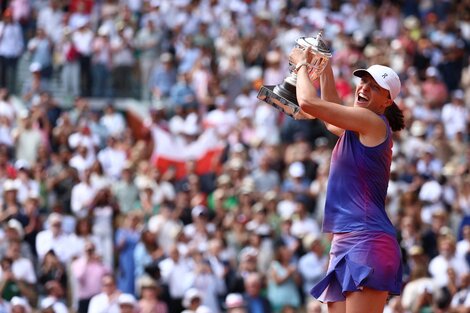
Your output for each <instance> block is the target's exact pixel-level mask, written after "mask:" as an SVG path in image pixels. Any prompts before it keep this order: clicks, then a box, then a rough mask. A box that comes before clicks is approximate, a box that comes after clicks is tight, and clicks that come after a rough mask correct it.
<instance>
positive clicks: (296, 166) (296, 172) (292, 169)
mask: <svg viewBox="0 0 470 313" xmlns="http://www.w3.org/2000/svg"><path fill="white" fill-rule="evenodd" d="M289 175H290V176H292V177H295V178H298V177H302V176H304V175H305V166H304V165H303V164H302V162H294V163H292V164H291V165H290V166H289Z"/></svg>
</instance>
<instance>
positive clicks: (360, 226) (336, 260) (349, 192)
mask: <svg viewBox="0 0 470 313" xmlns="http://www.w3.org/2000/svg"><path fill="white" fill-rule="evenodd" d="M380 117H381V118H382V119H383V120H384V122H385V123H386V125H387V137H386V139H385V141H384V142H382V143H381V144H379V145H377V146H375V147H367V146H364V145H363V144H362V143H361V142H360V140H359V137H358V135H357V134H356V133H355V132H352V131H348V130H346V131H344V133H343V134H342V135H341V137H340V138H339V140H338V142H337V143H336V146H335V148H334V150H333V154H332V158H331V167H330V176H329V181H328V189H327V195H326V199H327V200H326V203H325V217H324V219H323V232H328V233H333V241H332V247H331V250H330V263H329V266H328V271H327V274H326V276H325V277H324V278H323V279H322V280H321V281H320V282H319V283H318V284H317V285H315V286H314V287H313V288H312V290H311V294H312V296H314V297H315V298H317V299H318V300H320V301H322V302H336V301H344V300H345V293H346V292H350V291H358V290H361V289H362V288H363V287H369V288H372V289H376V290H384V291H388V292H389V293H390V294H400V290H401V285H402V265H401V255H400V248H399V245H398V242H397V240H396V231H395V228H394V227H393V225H392V223H391V221H390V219H389V218H388V216H387V213H386V211H385V198H386V195H387V187H388V181H389V177H390V164H391V160H392V145H393V141H392V135H391V130H390V127H389V125H388V121H387V119H386V118H385V116H382V115H381V116H380Z"/></svg>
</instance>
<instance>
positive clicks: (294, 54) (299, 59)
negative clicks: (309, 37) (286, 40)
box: [289, 47, 312, 66]
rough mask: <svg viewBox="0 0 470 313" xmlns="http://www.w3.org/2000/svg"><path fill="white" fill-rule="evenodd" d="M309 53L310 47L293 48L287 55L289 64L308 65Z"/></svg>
mask: <svg viewBox="0 0 470 313" xmlns="http://www.w3.org/2000/svg"><path fill="white" fill-rule="evenodd" d="M309 52H310V47H307V48H305V49H301V48H297V47H294V48H293V49H292V50H291V52H290V54H289V63H291V64H293V65H294V66H295V65H297V64H300V63H304V62H305V63H309V62H310V61H311V59H312V57H311V56H312V54H311V53H309Z"/></svg>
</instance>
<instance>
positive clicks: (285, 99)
mask: <svg viewBox="0 0 470 313" xmlns="http://www.w3.org/2000/svg"><path fill="white" fill-rule="evenodd" d="M295 46H296V47H297V48H300V49H307V48H308V47H311V48H310V55H309V56H308V58H307V59H308V63H309V66H308V67H307V71H308V76H309V79H310V81H312V82H313V81H315V80H316V79H318V78H319V77H320V75H321V73H322V72H323V70H324V69H325V67H326V65H327V64H328V60H329V59H330V58H331V50H330V49H329V48H328V46H327V45H326V44H325V42H324V41H323V39H322V33H321V32H320V33H318V35H317V36H316V37H300V38H299V39H297V40H296V43H295ZM295 67H296V64H292V63H289V73H290V74H289V76H288V77H286V78H285V79H284V81H283V82H282V83H281V84H279V85H275V86H262V87H261V88H260V90H259V92H258V99H260V100H262V101H264V102H266V103H268V104H270V105H272V106H273V107H275V108H276V109H278V110H279V111H281V112H283V113H285V114H287V115H289V116H291V117H293V118H295V119H312V118H314V117H313V116H311V115H308V114H305V113H304V112H302V111H301V109H300V106H299V104H298V102H297V95H296V83H297V72H296V70H295Z"/></svg>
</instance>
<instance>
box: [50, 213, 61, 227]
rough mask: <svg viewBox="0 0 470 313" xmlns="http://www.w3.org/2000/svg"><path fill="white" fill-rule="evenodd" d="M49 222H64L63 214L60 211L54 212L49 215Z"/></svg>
mask: <svg viewBox="0 0 470 313" xmlns="http://www.w3.org/2000/svg"><path fill="white" fill-rule="evenodd" d="M47 222H48V224H49V225H52V224H54V223H57V222H59V223H62V215H61V214H60V213H55V212H53V213H51V214H50V215H49V218H48V219H47Z"/></svg>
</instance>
